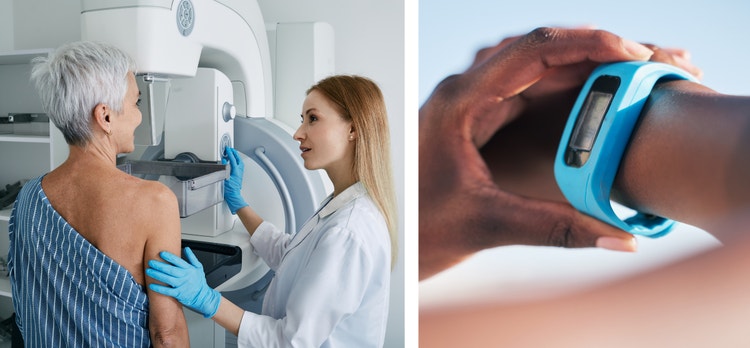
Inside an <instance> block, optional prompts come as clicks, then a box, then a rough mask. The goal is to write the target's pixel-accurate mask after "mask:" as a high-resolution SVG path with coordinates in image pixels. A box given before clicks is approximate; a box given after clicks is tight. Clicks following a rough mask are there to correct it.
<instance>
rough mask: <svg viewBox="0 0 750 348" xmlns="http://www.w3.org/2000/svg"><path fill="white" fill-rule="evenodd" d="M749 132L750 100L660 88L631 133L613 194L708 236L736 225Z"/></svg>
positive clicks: (747, 172)
mask: <svg viewBox="0 0 750 348" xmlns="http://www.w3.org/2000/svg"><path fill="white" fill-rule="evenodd" d="M749 132H750V98H747V97H732V96H726V95H721V94H719V93H716V92H714V91H712V90H710V89H708V88H706V87H702V86H700V85H698V84H695V83H691V82H686V81H676V82H670V83H664V84H661V85H659V86H657V87H656V88H655V89H654V90H653V91H652V93H651V96H650V99H649V101H648V103H647V105H646V107H645V108H644V110H643V112H642V114H641V119H640V124H639V125H638V126H637V128H636V130H635V131H634V132H633V136H632V137H631V140H630V145H629V147H628V149H627V151H626V154H625V155H624V157H623V159H622V162H621V164H620V169H619V171H618V175H617V177H616V180H615V185H614V187H613V197H614V198H615V199H617V200H619V201H622V202H624V203H625V204H626V205H628V206H631V207H636V208H638V209H639V210H641V211H645V212H650V213H653V214H657V215H661V216H666V217H670V218H673V219H675V220H678V221H682V222H686V223H689V224H693V225H695V226H698V227H701V228H704V229H707V230H710V231H711V232H714V233H717V232H718V233H721V231H720V230H726V229H730V228H731V227H736V226H737V225H738V224H740V223H742V222H743V221H742V220H743V215H749V214H747V212H748V211H745V209H747V206H748V204H750V185H747V183H746V180H747V178H748V177H750V154H749V153H750V133H749ZM745 219H746V218H745ZM740 226H741V225H740Z"/></svg>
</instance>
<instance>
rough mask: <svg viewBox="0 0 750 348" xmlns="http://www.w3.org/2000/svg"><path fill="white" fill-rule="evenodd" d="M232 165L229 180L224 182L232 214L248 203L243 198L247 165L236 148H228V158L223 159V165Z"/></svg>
mask: <svg viewBox="0 0 750 348" xmlns="http://www.w3.org/2000/svg"><path fill="white" fill-rule="evenodd" d="M227 161H228V162H229V165H230V168H231V170H230V174H229V179H226V180H224V201H225V202H227V205H228V206H229V210H230V211H231V212H232V214H236V213H237V210H240V208H242V207H244V206H247V205H248V204H247V202H245V200H244V199H243V198H242V194H241V191H242V175H243V174H244V173H245V163H243V162H242V158H240V154H239V153H238V152H237V150H235V149H234V148H231V147H229V146H227V148H226V157H225V158H222V159H221V163H223V164H227Z"/></svg>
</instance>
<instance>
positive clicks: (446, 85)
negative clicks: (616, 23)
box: [419, 28, 700, 279]
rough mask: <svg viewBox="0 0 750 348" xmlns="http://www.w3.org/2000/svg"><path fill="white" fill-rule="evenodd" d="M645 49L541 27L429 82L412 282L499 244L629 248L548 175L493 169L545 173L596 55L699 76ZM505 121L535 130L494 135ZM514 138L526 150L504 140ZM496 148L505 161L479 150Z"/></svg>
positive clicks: (666, 53) (596, 33) (672, 57)
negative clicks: (540, 181)
mask: <svg viewBox="0 0 750 348" xmlns="http://www.w3.org/2000/svg"><path fill="white" fill-rule="evenodd" d="M648 47H651V48H654V49H656V47H654V46H644V45H641V44H638V43H635V42H632V41H628V40H625V39H622V38H620V37H618V36H616V35H614V34H612V33H609V32H606V31H600V30H590V29H559V28H539V29H536V30H534V31H532V32H531V33H529V34H527V35H524V36H521V37H513V38H509V39H505V40H503V41H502V42H500V43H499V44H498V45H497V46H494V47H490V48H486V49H483V50H480V51H479V52H478V53H477V55H476V59H475V61H474V63H473V64H472V65H471V66H470V67H469V68H468V69H467V70H466V71H465V72H464V73H462V74H460V75H454V76H450V77H448V78H446V79H445V80H443V81H442V82H441V83H440V84H439V85H438V86H437V88H436V89H435V91H434V92H433V94H432V96H431V97H430V99H429V100H428V101H427V102H426V103H425V104H424V105H423V106H422V108H421V109H420V112H419V143H420V147H419V173H420V178H419V202H420V208H419V211H420V215H419V243H420V244H419V277H420V279H425V278H427V277H430V276H432V275H434V274H436V273H438V272H440V271H442V270H444V269H446V268H448V267H451V266H453V265H455V264H456V263H458V262H460V261H462V260H463V259H465V258H466V257H468V256H471V255H473V254H474V253H476V252H477V251H480V250H483V249H486V248H492V247H497V246H503V245H512V244H523V245H546V246H562V247H593V246H599V247H606V248H608V249H613V250H622V251H634V250H635V248H636V246H635V239H634V238H633V237H632V236H631V235H629V234H627V233H625V232H623V231H620V230H618V229H616V228H613V227H611V226H609V225H607V224H605V223H602V222H600V221H598V220H595V219H593V218H590V217H588V216H586V215H584V214H582V213H579V212H578V211H576V210H575V209H573V208H572V207H571V206H570V205H568V204H567V203H561V202H564V201H563V200H561V199H560V197H561V196H560V193H559V190H557V188H556V187H554V181H553V184H551V185H546V186H531V185H525V184H523V182H525V180H523V179H524V176H522V175H520V174H519V175H518V176H516V177H515V178H514V181H509V182H506V184H509V185H505V186H499V185H498V184H497V179H496V178H495V177H494V173H495V171H498V170H500V171H503V170H504V169H507V168H517V166H523V169H525V170H531V171H533V172H534V173H535V175H542V176H544V175H550V174H552V172H551V171H550V172H549V173H543V170H539V169H540V168H541V169H543V168H544V166H546V164H545V162H543V161H542V162H540V161H539V159H540V158H542V157H544V156H546V154H547V153H548V151H549V149H551V148H556V141H557V140H556V139H559V134H561V129H562V127H561V125H562V124H564V122H565V119H566V117H567V112H568V111H567V110H570V106H571V105H572V103H573V101H574V98H575V95H576V94H577V92H578V90H579V89H580V87H581V85H583V83H584V82H585V80H586V78H587V77H588V75H589V74H590V72H591V71H592V70H593V69H594V67H596V66H597V65H598V64H600V63H602V62H612V61H622V60H647V59H652V60H655V61H662V62H667V63H673V64H677V65H679V66H681V67H683V68H685V69H688V70H689V71H691V72H693V73H695V74H700V71H699V70H697V69H696V68H695V67H693V66H692V65H691V64H689V62H688V61H687V60H686V53H685V52H684V51H681V50H661V49H656V51H654V50H652V49H650V48H648ZM513 123H522V124H521V125H520V127H529V126H532V125H533V127H535V128H537V132H538V133H537V134H536V135H534V136H532V137H529V138H526V139H511V138H508V139H504V138H502V137H498V136H497V134H499V132H498V130H500V129H501V128H503V127H506V126H508V127H510V126H509V125H511V124H513ZM558 128H559V129H560V131H559V132H560V133H557V132H558ZM556 133H557V134H558V135H556V136H555V134H556ZM526 134H529V133H526ZM540 139H547V140H542V141H539V142H538V143H537V141H538V140H540ZM549 139H553V140H549ZM512 140H515V141H518V140H520V145H521V146H524V147H525V148H528V150H529V151H530V152H531V153H532V156H528V158H524V157H525V156H526V154H524V155H521V154H520V152H518V149H519V147H506V146H505V144H507V142H509V141H512ZM496 141H497V142H499V143H495V142H496ZM514 145H515V146H519V144H514ZM550 145H554V146H550ZM510 148H512V149H513V151H508V150H507V149H510ZM497 151H500V152H504V153H505V154H506V155H507V156H509V157H511V159H512V161H506V162H502V163H500V162H499V161H495V162H492V163H490V164H488V162H487V161H485V157H486V156H492V155H493V153H494V152H497ZM550 168H551V167H550ZM514 172H515V173H523V171H520V170H519V171H514ZM529 193H531V194H529ZM534 196H536V197H534ZM539 198H543V199H539Z"/></svg>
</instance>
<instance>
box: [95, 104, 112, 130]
mask: <svg viewBox="0 0 750 348" xmlns="http://www.w3.org/2000/svg"><path fill="white" fill-rule="evenodd" d="M110 114H111V110H110V108H109V107H108V106H107V104H104V103H99V104H96V106H95V107H94V112H93V117H94V124H95V125H96V126H97V127H99V128H100V129H101V130H102V131H103V132H104V133H110V132H111V131H112V125H111V124H110V123H109V122H110Z"/></svg>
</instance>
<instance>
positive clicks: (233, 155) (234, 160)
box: [227, 149, 240, 168]
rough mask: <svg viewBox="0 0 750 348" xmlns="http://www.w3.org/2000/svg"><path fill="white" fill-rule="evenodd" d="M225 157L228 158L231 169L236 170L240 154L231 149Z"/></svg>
mask: <svg viewBox="0 0 750 348" xmlns="http://www.w3.org/2000/svg"><path fill="white" fill-rule="evenodd" d="M227 155H228V157H229V163H230V164H231V165H232V168H237V167H238V166H239V164H240V154H239V153H238V152H237V150H235V149H232V150H231V151H229V152H227Z"/></svg>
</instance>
